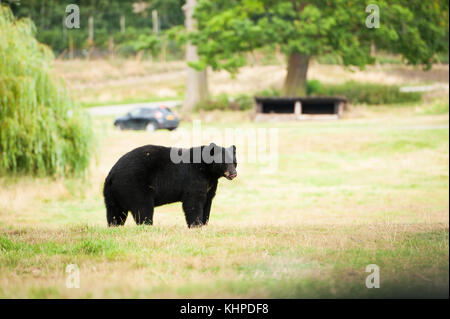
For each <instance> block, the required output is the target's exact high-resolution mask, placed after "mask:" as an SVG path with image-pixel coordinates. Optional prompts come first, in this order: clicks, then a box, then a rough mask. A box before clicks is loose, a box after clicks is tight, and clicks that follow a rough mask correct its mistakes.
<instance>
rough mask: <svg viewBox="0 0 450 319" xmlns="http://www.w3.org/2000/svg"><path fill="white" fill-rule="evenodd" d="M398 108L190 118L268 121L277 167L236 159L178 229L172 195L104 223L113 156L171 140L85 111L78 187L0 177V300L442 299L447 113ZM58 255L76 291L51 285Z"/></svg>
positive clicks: (60, 282) (61, 282) (225, 123)
mask: <svg viewBox="0 0 450 319" xmlns="http://www.w3.org/2000/svg"><path fill="white" fill-rule="evenodd" d="M395 112H400V111H399V110H396V111H395ZM401 112H403V113H401V114H402V115H401V116H398V113H383V116H382V117H379V118H369V119H353V120H352V119H348V120H341V121H335V122H283V123H253V122H246V121H243V120H241V119H239V120H234V119H235V118H234V115H233V114H234V113H233V114H231V113H222V114H221V116H220V118H221V122H210V123H202V126H203V127H204V128H218V129H220V130H222V129H225V128H227V127H234V128H237V127H243V128H269V127H279V139H278V141H279V166H278V171H277V172H276V173H274V174H262V173H261V168H263V166H262V165H261V164H257V163H253V164H252V163H245V162H242V161H240V163H239V165H238V171H239V176H238V178H237V179H236V180H234V181H233V182H229V181H226V180H223V181H222V180H221V181H220V183H219V184H220V185H219V189H218V193H217V196H216V198H215V200H214V202H213V208H212V215H211V220H210V224H209V225H208V226H207V227H204V228H201V229H188V228H187V227H186V225H185V221H184V216H183V213H182V211H181V205H180V204H172V205H167V206H163V207H159V208H157V209H156V213H155V220H154V223H155V225H154V226H152V227H145V226H139V227H137V226H135V225H134V222H133V220H132V218H131V217H129V220H127V223H126V225H125V227H123V228H112V229H108V228H107V227H106V220H105V209H104V206H103V200H102V197H101V187H102V182H103V180H104V177H105V175H106V174H107V172H108V170H109V169H110V168H111V166H112V165H113V164H114V162H115V161H116V160H117V159H118V158H119V157H120V156H121V155H122V154H123V153H125V152H126V151H128V150H130V149H132V148H134V147H136V146H139V145H143V144H148V143H153V144H162V145H171V144H173V143H174V141H175V139H174V135H173V134H174V132H172V133H171V132H167V131H158V132H156V133H154V134H148V133H145V132H117V131H114V130H113V129H112V128H111V118H110V117H105V118H97V119H96V120H95V123H94V124H95V126H94V128H95V131H96V133H97V136H98V137H99V143H100V147H101V151H100V152H99V158H98V161H97V162H96V163H93V166H92V170H91V175H90V177H88V179H87V180H86V181H85V182H84V183H78V182H75V181H70V182H68V181H62V180H52V179H38V180H35V179H30V178H13V179H5V178H4V179H2V180H0V185H1V186H0V187H3V188H2V192H0V252H1V258H0V297H2V298H11V297H27V298H74V297H79V298H99V297H104V298H165V297H169V298H177V297H209V298H216V297H234V298H241V297H244V298H245V297H250V298H254V297H263V298H264V297H275V298H318V297H320V298H399V297H423V298H429V297H447V298H448V280H449V271H448V267H449V262H448V260H449V237H448V236H449V234H448V229H449V228H448V219H449V217H448V216H449V215H448V209H449V197H448V191H449V179H448V178H449V165H448V154H449V130H448V128H445V127H444V126H445V125H448V115H423V114H420V113H409V112H408V111H407V110H406V109H402V111H401ZM393 114H394V115H393ZM228 117H229V118H228ZM232 119H233V120H232ZM190 128H191V124H189V123H183V124H182V126H181V129H188V130H189V129H190ZM203 142H206V141H203ZM239 150H242V148H241V149H238V151H239ZM239 156H241V157H239ZM239 158H242V154H239V153H238V161H239ZM77 185H78V187H77ZM71 263H75V264H77V265H78V266H79V268H80V283H81V288H80V289H67V288H66V287H65V278H66V273H65V267H66V266H67V265H68V264H71ZM369 264H377V265H378V266H379V267H380V279H381V288H379V289H367V288H366V287H365V278H366V276H367V275H368V273H366V272H365V267H366V266H367V265H369Z"/></svg>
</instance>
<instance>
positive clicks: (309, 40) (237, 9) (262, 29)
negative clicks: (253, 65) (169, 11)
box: [190, 0, 448, 96]
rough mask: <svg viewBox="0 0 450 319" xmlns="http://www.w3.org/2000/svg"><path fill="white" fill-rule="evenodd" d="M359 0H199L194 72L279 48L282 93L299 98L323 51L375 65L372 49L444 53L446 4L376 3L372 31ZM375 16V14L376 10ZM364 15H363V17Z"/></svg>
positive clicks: (423, 55) (409, 57) (422, 59)
mask: <svg viewBox="0 0 450 319" xmlns="http://www.w3.org/2000/svg"><path fill="white" fill-rule="evenodd" d="M367 4H368V3H367V2H366V1H363V0H353V1H347V0H333V1H329V0H309V1H303V0H301V1H300V0H230V1H215V0H199V3H198V5H197V8H196V13H195V17H196V19H197V21H198V31H196V32H192V33H191V34H190V37H191V39H192V41H193V43H194V44H196V45H197V47H198V53H199V55H200V61H199V62H198V63H196V64H195V67H196V68H197V69H204V68H205V67H206V66H207V65H210V66H211V67H212V68H213V69H214V70H220V69H225V70H227V71H229V72H231V73H235V72H237V70H238V69H239V68H240V67H242V66H243V65H245V64H246V53H247V52H250V51H253V50H255V49H259V48H262V47H267V46H270V47H275V46H280V48H281V50H282V52H283V53H284V54H285V55H286V57H287V65H288V66H287V76H286V79H285V83H284V89H283V92H284V95H286V96H294V95H304V94H305V91H306V79H307V73H308V66H309V63H310V61H311V59H312V58H314V57H315V56H319V55H323V54H334V55H338V56H340V58H341V60H342V63H343V64H344V65H346V66H349V65H354V66H358V67H361V68H363V67H364V66H365V65H366V64H371V63H373V62H375V58H374V57H373V56H371V46H372V45H373V44H376V45H379V46H381V47H383V48H386V49H388V50H390V51H392V52H396V53H400V54H401V55H402V56H403V57H404V58H405V60H406V62H407V63H411V64H424V65H425V66H426V67H430V65H431V64H432V63H433V62H434V59H435V53H436V52H439V51H448V44H447V43H446V41H445V38H446V37H447V38H448V1H445V0H435V1H419V0H413V1H406V0H397V1H389V3H388V2H387V1H377V2H376V4H377V6H378V8H379V12H380V24H379V28H376V27H375V28H369V27H367V25H366V20H367V19H370V16H369V13H367V12H366V6H367ZM375 14H376V12H375ZM368 16H369V17H368Z"/></svg>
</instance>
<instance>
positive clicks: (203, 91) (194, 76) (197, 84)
mask: <svg viewBox="0 0 450 319" xmlns="http://www.w3.org/2000/svg"><path fill="white" fill-rule="evenodd" d="M196 3H197V1H196V0H187V1H186V5H185V6H184V7H183V9H184V10H185V14H186V20H185V25H186V30H187V31H188V32H190V31H193V30H195V20H194V19H193V13H194V9H195V5H196ZM186 60H187V62H188V69H187V79H186V81H187V82H186V96H185V99H184V104H183V112H188V111H191V110H192V109H193V108H194V107H195V106H196V105H197V104H199V103H201V102H203V101H206V100H207V99H208V96H209V94H208V80H207V74H206V69H205V68H204V69H203V70H196V69H194V68H192V67H191V66H190V64H191V63H194V64H195V63H197V62H198V60H199V59H198V55H197V48H196V46H195V45H193V44H192V43H190V42H188V43H187V45H186Z"/></svg>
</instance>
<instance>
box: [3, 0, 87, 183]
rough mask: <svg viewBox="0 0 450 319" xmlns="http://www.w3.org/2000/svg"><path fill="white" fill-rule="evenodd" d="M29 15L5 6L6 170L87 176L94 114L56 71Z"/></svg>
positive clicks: (4, 95) (6, 171)
mask: <svg viewBox="0 0 450 319" xmlns="http://www.w3.org/2000/svg"><path fill="white" fill-rule="evenodd" d="M35 31H36V29H35V26H34V25H33V23H32V22H31V20H29V19H20V20H16V19H15V18H14V16H13V15H12V13H11V10H10V9H9V8H8V7H6V6H2V5H0V39H2V40H1V41H0V57H1V59H0V92H1V94H0V96H1V98H0V174H4V173H28V174H36V175H81V174H83V173H84V172H85V170H86V169H87V168H88V166H89V164H90V159H91V157H92V155H93V145H94V144H93V130H92V126H91V123H90V121H89V118H87V117H86V114H85V113H84V112H82V111H81V109H80V108H79V107H77V105H76V104H75V103H74V101H73V100H72V98H71V96H70V92H69V91H68V89H67V87H66V86H65V85H64V83H63V82H62V81H61V79H58V78H55V77H54V76H53V75H52V72H51V64H52V59H53V54H52V52H51V50H50V49H49V48H48V47H47V46H45V45H43V44H41V43H39V42H38V41H36V39H35V38H34V34H35Z"/></svg>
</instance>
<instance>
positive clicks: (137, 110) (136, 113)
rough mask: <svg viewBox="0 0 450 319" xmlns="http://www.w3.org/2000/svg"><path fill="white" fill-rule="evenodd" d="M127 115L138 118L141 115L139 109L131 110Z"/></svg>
mask: <svg viewBox="0 0 450 319" xmlns="http://www.w3.org/2000/svg"><path fill="white" fill-rule="evenodd" d="M129 114H130V116H131V117H138V116H139V115H141V109H134V110H131V111H130V113H129Z"/></svg>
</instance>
